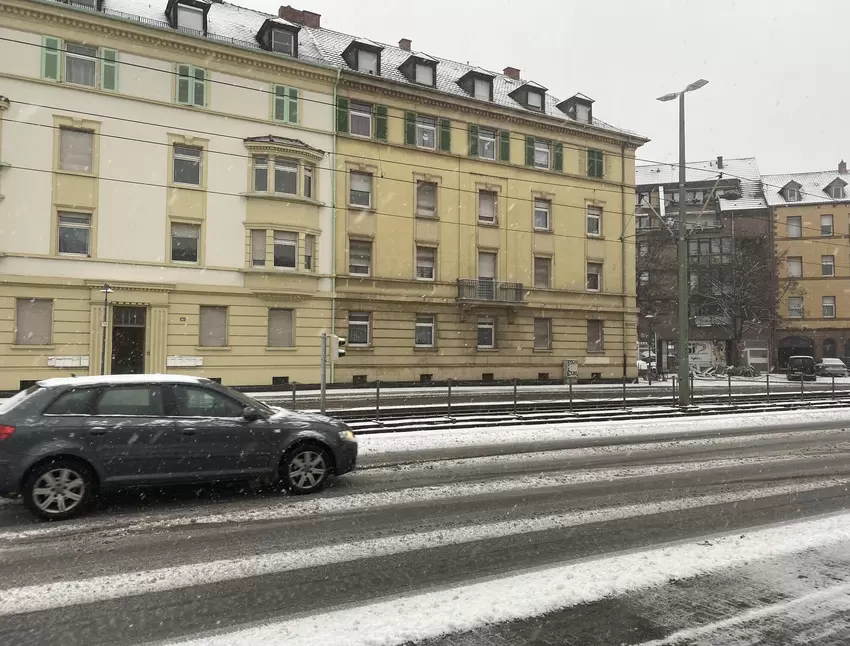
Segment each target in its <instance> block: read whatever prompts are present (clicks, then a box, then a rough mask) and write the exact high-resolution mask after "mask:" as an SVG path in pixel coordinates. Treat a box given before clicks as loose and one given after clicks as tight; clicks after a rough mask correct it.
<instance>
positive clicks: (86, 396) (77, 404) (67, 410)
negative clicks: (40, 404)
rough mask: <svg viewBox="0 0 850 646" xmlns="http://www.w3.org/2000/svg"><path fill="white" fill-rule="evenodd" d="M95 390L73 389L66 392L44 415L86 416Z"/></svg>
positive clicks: (95, 392)
mask: <svg viewBox="0 0 850 646" xmlns="http://www.w3.org/2000/svg"><path fill="white" fill-rule="evenodd" d="M96 394H97V389H96V388H74V389H72V390H68V391H66V392H64V393H62V394H61V395H59V397H57V398H56V400H55V401H54V402H53V403H52V404H50V406H48V407H47V410H45V411H44V414H45V415H88V414H89V413H90V412H91V404H92V399H94V396H95V395H96Z"/></svg>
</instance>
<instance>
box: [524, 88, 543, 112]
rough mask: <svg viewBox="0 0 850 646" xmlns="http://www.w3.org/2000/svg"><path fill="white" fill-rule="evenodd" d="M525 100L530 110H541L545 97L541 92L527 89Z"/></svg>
mask: <svg viewBox="0 0 850 646" xmlns="http://www.w3.org/2000/svg"><path fill="white" fill-rule="evenodd" d="M535 101H536V103H535ZM526 102H527V103H528V107H529V108H531V109H532V110H539V111H541V112H542V111H543V106H544V105H545V103H546V99H545V98H544V97H543V93H542V92H533V91H529V92H528V94H527V95H526Z"/></svg>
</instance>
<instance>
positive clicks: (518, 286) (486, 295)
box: [457, 278, 525, 304]
mask: <svg viewBox="0 0 850 646" xmlns="http://www.w3.org/2000/svg"><path fill="white" fill-rule="evenodd" d="M457 300H458V301H461V302H465V303H475V302H479V303H517V304H519V303H522V302H523V301H524V300H525V289H523V286H522V283H505V282H502V281H498V280H490V279H486V278H481V279H478V280H475V279H471V278H461V279H459V280H458V281H457Z"/></svg>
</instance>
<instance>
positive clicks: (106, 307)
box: [100, 283, 113, 374]
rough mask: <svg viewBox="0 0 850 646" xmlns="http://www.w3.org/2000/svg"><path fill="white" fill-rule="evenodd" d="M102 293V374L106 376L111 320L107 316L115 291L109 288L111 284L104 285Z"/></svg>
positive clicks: (101, 289)
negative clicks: (108, 332) (108, 335)
mask: <svg viewBox="0 0 850 646" xmlns="http://www.w3.org/2000/svg"><path fill="white" fill-rule="evenodd" d="M100 291H101V292H103V321H101V323H100V326H101V327H102V328H103V336H101V338H100V374H105V372H106V331H107V330H108V329H109V319H108V318H107V316H108V312H109V295H110V294H111V293H112V292H113V289H112V288H111V287H110V286H109V283H103V287H101V288H100Z"/></svg>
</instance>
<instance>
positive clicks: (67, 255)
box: [56, 251, 91, 260]
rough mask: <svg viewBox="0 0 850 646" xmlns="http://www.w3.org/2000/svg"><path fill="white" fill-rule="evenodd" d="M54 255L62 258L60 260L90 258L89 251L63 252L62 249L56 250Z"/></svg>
mask: <svg viewBox="0 0 850 646" xmlns="http://www.w3.org/2000/svg"><path fill="white" fill-rule="evenodd" d="M56 257H57V258H62V260H91V254H90V253H65V252H63V251H57V252H56Z"/></svg>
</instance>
